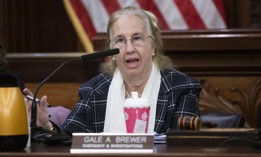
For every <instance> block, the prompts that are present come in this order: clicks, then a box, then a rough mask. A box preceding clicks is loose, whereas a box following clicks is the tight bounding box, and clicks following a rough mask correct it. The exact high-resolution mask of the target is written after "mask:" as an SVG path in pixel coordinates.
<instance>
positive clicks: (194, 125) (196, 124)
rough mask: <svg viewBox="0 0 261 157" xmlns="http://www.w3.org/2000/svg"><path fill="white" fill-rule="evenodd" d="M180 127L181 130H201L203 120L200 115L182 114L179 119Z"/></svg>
mask: <svg viewBox="0 0 261 157" xmlns="http://www.w3.org/2000/svg"><path fill="white" fill-rule="evenodd" d="M178 127H179V129H180V130H199V129H200V127H201V121H200V118H199V117H198V116H181V117H179V119H178Z"/></svg>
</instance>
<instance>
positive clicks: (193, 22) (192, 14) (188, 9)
mask: <svg viewBox="0 0 261 157" xmlns="http://www.w3.org/2000/svg"><path fill="white" fill-rule="evenodd" d="M175 3H176V4H177V6H178V8H179V10H180V12H181V14H182V16H183V18H184V20H185V21H186V23H187V25H188V27H189V28H190V29H205V28H206V26H205V24H204V23H203V21H202V19H201V17H200V16H199V14H198V12H197V10H196V9H195V7H194V5H193V3H192V2H191V1H190V0H186V1H184V0H175Z"/></svg>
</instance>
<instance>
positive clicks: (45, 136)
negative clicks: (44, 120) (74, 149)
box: [31, 127, 72, 145]
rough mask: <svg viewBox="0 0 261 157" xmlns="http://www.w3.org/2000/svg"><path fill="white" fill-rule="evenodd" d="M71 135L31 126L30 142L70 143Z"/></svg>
mask: <svg viewBox="0 0 261 157" xmlns="http://www.w3.org/2000/svg"><path fill="white" fill-rule="evenodd" d="M71 140H72V139H71V136H69V135H66V134H61V133H57V132H52V131H50V130H46V129H43V128H42V127H32V128H31V142H32V143H33V142H43V143H46V144H49V145H56V144H63V145H70V144H71V142H72V141H71Z"/></svg>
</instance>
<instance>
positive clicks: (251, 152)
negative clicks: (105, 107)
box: [0, 143, 261, 157]
mask: <svg viewBox="0 0 261 157" xmlns="http://www.w3.org/2000/svg"><path fill="white" fill-rule="evenodd" d="M70 148H71V147H70V146H62V145H56V146H48V145H46V144H42V143H32V146H31V148H27V149H25V151H18V152H0V157H1V156H5V157H6V156H8V157H10V156H16V157H17V156H26V157H28V156H29V157H52V156H61V157H68V156H77V157H81V156H85V157H86V156H88V157H89V156H90V157H92V156H96V157H97V156H107V157H108V156H113V157H115V156H126V157H148V156H159V157H170V156H182V157H192V156H193V157H197V156H201V157H202V156H211V157H218V156H222V157H233V156H234V157H243V156H247V157H254V156H255V157H257V156H260V157H261V149H255V148H252V147H225V149H224V150H223V151H217V150H215V149H213V148H207V147H189V146H188V147H179V146H173V147H167V146H166V145H165V144H155V146H154V153H149V154H71V153H70Z"/></svg>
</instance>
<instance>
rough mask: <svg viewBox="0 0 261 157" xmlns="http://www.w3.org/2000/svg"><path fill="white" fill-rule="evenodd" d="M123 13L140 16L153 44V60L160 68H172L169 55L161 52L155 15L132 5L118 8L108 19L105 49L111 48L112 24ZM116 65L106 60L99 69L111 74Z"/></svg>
mask: <svg viewBox="0 0 261 157" xmlns="http://www.w3.org/2000/svg"><path fill="white" fill-rule="evenodd" d="M123 15H135V16H137V17H140V18H141V19H142V21H143V22H144V24H145V26H146V30H147V33H148V35H149V36H151V38H152V40H151V41H152V42H151V45H153V46H154V48H155V51H154V56H153V62H154V63H156V65H158V67H159V69H160V70H163V69H166V68H173V67H174V65H173V63H172V61H171V60H170V58H169V57H167V56H165V55H164V54H163V42H162V39H161V32H160V29H159V26H158V20H157V18H156V16H155V15H154V14H153V13H151V12H149V11H145V10H142V9H140V8H138V7H132V6H128V7H125V8H122V9H121V10H118V11H116V12H114V13H113V14H112V15H111V16H110V19H109V21H108V26H107V41H106V49H111V48H112V43H111V40H110V39H111V37H112V34H113V32H112V27H113V24H114V23H115V22H116V21H117V20H118V19H119V18H120V17H122V16H123ZM116 67H117V64H116V62H115V61H114V60H108V61H107V62H104V63H103V64H101V67H100V71H101V72H103V73H107V74H109V75H111V76H112V75H113V73H114V71H115V69H116Z"/></svg>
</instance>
